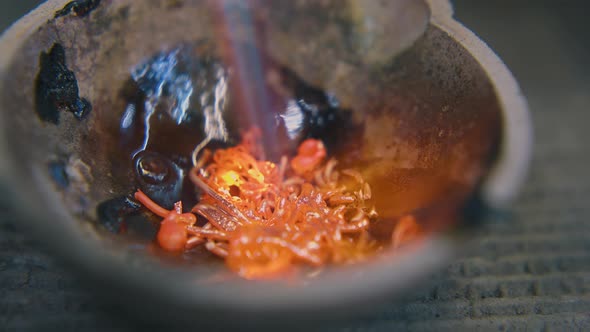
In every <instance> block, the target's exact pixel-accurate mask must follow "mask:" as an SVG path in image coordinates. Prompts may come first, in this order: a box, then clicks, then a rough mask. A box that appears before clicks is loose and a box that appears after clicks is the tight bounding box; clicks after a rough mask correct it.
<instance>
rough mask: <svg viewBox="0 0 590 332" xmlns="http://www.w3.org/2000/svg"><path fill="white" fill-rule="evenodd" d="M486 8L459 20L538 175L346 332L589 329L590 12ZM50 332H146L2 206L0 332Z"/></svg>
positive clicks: (572, 4)
mask: <svg viewBox="0 0 590 332" xmlns="http://www.w3.org/2000/svg"><path fill="white" fill-rule="evenodd" d="M483 3H484V2H477V1H471V0H463V1H457V16H458V17H459V18H460V20H461V21H463V22H464V23H465V24H466V25H467V26H469V27H471V28H472V29H473V30H474V31H476V32H477V33H478V34H479V35H480V36H481V37H482V38H483V39H484V40H487V41H488V42H489V43H490V45H491V46H492V48H494V49H495V50H496V51H497V52H498V53H499V54H500V56H501V57H502V58H503V59H504V60H505V61H506V63H507V64H508V66H509V67H510V68H511V69H512V70H513V71H514V73H515V75H516V76H517V78H518V79H519V81H520V82H521V84H522V87H523V90H524V93H525V94H526V96H527V97H528V99H529V102H530V106H531V110H532V115H533V121H534V125H535V127H536V146H535V152H534V161H533V168H532V171H531V176H530V179H529V181H528V182H527V185H526V186H525V188H524V191H523V194H522V196H521V197H520V199H519V201H518V202H517V204H515V206H514V209H513V213H512V214H511V217H510V220H490V222H489V226H487V227H485V228H484V229H481V230H480V231H479V236H478V237H477V240H476V241H475V243H474V245H473V246H472V247H471V249H470V250H467V251H466V254H465V255H464V257H463V258H461V259H459V260H458V261H457V262H455V263H453V264H452V265H451V266H449V267H448V268H447V269H446V270H445V271H442V272H441V273H440V274H437V275H436V276H433V279H434V281H435V282H434V286H432V287H430V288H428V289H425V290H422V291H420V292H419V293H416V294H415V295H413V296H411V297H410V300H409V301H408V302H406V303H405V304H403V305H391V306H389V307H386V308H384V309H381V310H380V311H378V312H376V313H375V315H374V316H373V317H370V318H367V319H364V320H360V321H356V322H354V323H351V324H348V327H347V328H343V330H346V331H393V330H411V331H422V330H435V331H456V330H475V329H479V330H492V331H494V330H500V331H521V330H539V331H540V330H556V331H560V330H590V204H589V203H590V202H589V201H590V177H589V176H588V174H587V170H588V164H589V162H590V148H589V147H588V144H589V143H588V142H590V130H589V129H588V128H587V127H588V124H590V66H589V65H588V59H590V43H588V40H590V38H588V36H587V35H588V34H590V29H588V28H587V25H588V24H587V23H586V18H585V17H584V13H585V12H587V11H586V10H585V8H584V7H585V5H584V2H583V1H563V2H559V3H561V6H559V7H557V6H558V5H557V4H556V3H557V2H549V1H546V2H545V1H535V2H532V1H530V2H529V1H519V2H517V3H518V4H514V3H513V2H510V1H494V2H491V1H488V2H486V3H487V4H483ZM3 15H6V12H4V14H3ZM0 16H2V15H0ZM584 30H586V31H584ZM45 329H52V330H53V329H55V330H61V331H85V330H90V331H102V330H120V331H125V330H139V329H145V327H142V326H139V325H138V323H135V322H133V321H131V320H128V319H126V318H125V317H121V315H117V314H114V313H113V312H112V310H111V308H110V306H109V304H104V303H102V302H100V301H97V300H96V298H95V296H94V295H93V294H92V292H91V291H89V290H88V289H86V288H84V287H83V285H82V284H81V282H80V280H79V279H78V278H77V276H76V275H75V274H72V273H71V272H69V271H68V270H66V269H64V268H63V267H61V266H60V265H59V264H58V263H56V262H55V261H54V260H53V259H52V258H50V257H48V256H47V255H46V254H44V253H43V251H42V249H39V246H38V245H36V244H35V243H33V242H31V241H30V240H28V239H27V236H26V235H25V233H23V232H22V230H18V228H17V227H15V225H13V224H12V223H11V213H10V207H0V330H30V331H37V330H45ZM335 329H336V330H341V329H340V328H335Z"/></svg>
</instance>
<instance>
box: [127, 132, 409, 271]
mask: <svg viewBox="0 0 590 332" xmlns="http://www.w3.org/2000/svg"><path fill="white" fill-rule="evenodd" d="M259 138H260V132H259V131H258V130H256V129H253V130H250V131H248V132H247V133H246V134H245V135H244V138H243V140H242V143H241V144H239V145H237V146H235V147H231V148H228V149H219V150H217V151H215V152H214V153H211V152H210V151H207V150H205V151H204V152H203V154H202V157H201V158H200V159H199V160H198V161H197V162H196V165H197V166H196V167H195V168H193V170H192V171H191V173H190V178H191V180H192V182H193V183H194V184H195V185H196V186H198V187H199V188H200V189H201V192H202V194H201V197H200V202H199V204H197V205H195V206H194V207H193V208H192V210H191V212H192V213H183V211H182V205H181V204H180V203H177V205H176V208H175V210H174V211H168V210H165V209H163V208H161V207H159V206H158V205H156V204H155V203H154V202H152V201H151V200H150V199H149V198H148V197H147V196H146V195H145V194H143V193H142V192H141V191H138V192H137V193H136V195H135V197H136V199H138V200H139V201H140V202H141V203H142V204H143V205H144V206H145V207H146V208H148V209H149V210H151V211H152V212H153V213H155V214H157V215H158V216H160V217H162V218H164V220H163V221H162V224H161V227H160V231H159V233H158V236H157V240H158V243H159V245H160V246H161V247H162V248H163V249H165V250H168V251H181V250H183V249H184V250H190V249H192V248H194V247H196V246H200V245H204V246H205V248H206V249H208V250H209V251H210V252H212V253H214V254H216V255H218V256H220V257H222V258H224V259H225V261H226V264H227V266H228V267H229V268H230V269H231V270H233V271H235V272H236V273H238V274H239V275H241V276H242V277H244V278H248V279H264V278H276V277H279V276H283V275H285V274H287V273H290V272H293V270H294V269H295V268H296V267H298V266H310V267H321V266H324V265H326V264H330V263H335V264H346V263H353V262H358V261H362V260H364V259H365V258H366V257H368V256H370V255H372V254H373V253H375V252H376V251H377V250H379V248H380V246H379V244H378V243H377V241H376V240H374V239H373V238H372V236H371V234H370V232H369V228H370V226H371V224H372V223H373V222H374V221H375V220H376V217H377V213H376V212H375V211H374V209H373V208H371V207H370V206H369V205H368V201H369V200H370V199H371V188H370V186H369V184H368V183H366V182H365V181H364V180H363V178H362V176H361V175H360V173H358V172H356V171H354V170H350V169H349V170H341V171H339V170H337V169H336V166H337V161H336V160H334V159H329V160H326V155H327V154H326V149H325V147H324V144H323V143H322V142H321V141H319V140H315V139H307V140H305V141H304V142H302V143H301V145H300V146H299V149H298V153H297V155H296V156H295V157H293V158H292V159H291V160H290V161H289V160H288V158H287V157H283V158H282V159H281V162H280V163H278V164H275V163H272V162H269V161H265V160H264V159H263V154H262V149H261V146H260V144H259ZM193 213H194V214H193ZM195 214H196V215H199V216H201V217H203V218H204V219H205V220H206V221H205V222H204V223H203V222H199V223H197V218H196V216H195ZM407 218H410V219H407ZM404 220H405V221H404ZM402 221H403V222H402V223H400V227H401V228H399V229H396V230H395V231H394V234H393V236H392V240H393V244H394V246H395V247H398V246H400V245H402V244H403V243H405V242H406V240H407V239H410V238H414V237H416V236H417V235H418V234H419V232H420V230H419V226H418V224H417V223H416V222H415V220H414V218H413V217H411V216H409V217H406V218H405V219H404V218H402ZM406 235H407V236H406Z"/></svg>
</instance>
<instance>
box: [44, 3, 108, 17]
mask: <svg viewBox="0 0 590 332" xmlns="http://www.w3.org/2000/svg"><path fill="white" fill-rule="evenodd" d="M99 5H100V0H76V1H72V2H69V3H68V4H67V5H65V6H64V7H63V8H62V9H60V10H58V11H57V12H55V16H54V18H58V17H62V16H66V15H69V14H70V13H74V14H75V15H76V16H79V17H85V16H87V15H88V14H90V13H91V12H92V11H93V10H95V9H96V8H97V7H98V6H99Z"/></svg>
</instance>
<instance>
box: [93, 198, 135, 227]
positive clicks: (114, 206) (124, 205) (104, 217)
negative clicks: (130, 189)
mask: <svg viewBox="0 0 590 332" xmlns="http://www.w3.org/2000/svg"><path fill="white" fill-rule="evenodd" d="M139 207H140V206H139V205H138V204H137V203H135V202H134V201H133V200H131V199H130V198H129V197H127V196H123V197H117V198H113V199H110V200H108V201H105V202H102V203H101V204H99V205H98V206H97V208H96V213H97V215H98V220H99V222H100V224H101V225H102V226H104V227H105V228H106V229H107V230H108V231H110V232H112V233H115V234H118V233H121V232H123V231H124V230H125V229H126V225H125V220H126V219H127V217H128V216H129V215H132V214H135V213H137V212H138V210H139Z"/></svg>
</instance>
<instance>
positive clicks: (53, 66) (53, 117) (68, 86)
mask: <svg viewBox="0 0 590 332" xmlns="http://www.w3.org/2000/svg"><path fill="white" fill-rule="evenodd" d="M39 67H40V69H39V74H38V75H37V78H36V80H35V106H36V107H35V109H36V111H37V114H38V115H39V118H40V119H41V120H43V121H45V122H49V123H53V124H58V123H59V117H60V111H69V112H71V113H72V114H74V116H75V117H76V118H78V119H79V120H81V119H83V118H84V117H85V116H86V115H88V113H89V112H90V111H91V110H92V105H91V104H90V102H89V101H88V100H86V99H83V98H80V96H79V91H78V82H77V80H76V75H75V74H74V72H73V71H71V70H69V69H68V67H67V65H66V54H65V50H64V48H63V47H62V46H61V45H60V44H54V45H53V47H52V48H51V50H50V51H49V53H46V52H41V55H40V56H39Z"/></svg>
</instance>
